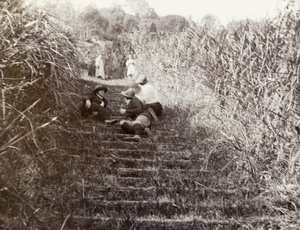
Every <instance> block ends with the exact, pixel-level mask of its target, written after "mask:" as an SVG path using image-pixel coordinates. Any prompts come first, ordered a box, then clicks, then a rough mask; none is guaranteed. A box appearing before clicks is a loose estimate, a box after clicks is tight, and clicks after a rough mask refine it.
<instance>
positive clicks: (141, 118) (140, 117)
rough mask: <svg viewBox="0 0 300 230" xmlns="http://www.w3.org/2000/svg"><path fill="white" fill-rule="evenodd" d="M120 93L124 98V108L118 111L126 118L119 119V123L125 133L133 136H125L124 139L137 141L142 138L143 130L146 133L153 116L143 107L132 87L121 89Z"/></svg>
mask: <svg viewBox="0 0 300 230" xmlns="http://www.w3.org/2000/svg"><path fill="white" fill-rule="evenodd" d="M121 94H122V95H123V96H124V98H125V103H126V108H121V109H120V113H121V114H122V115H124V116H125V117H126V119H124V120H121V121H120V123H119V124H120V126H121V128H122V129H123V130H124V132H125V133H129V134H134V136H133V137H126V138H125V140H129V141H130V140H132V141H139V140H141V139H142V137H141V135H142V134H143V132H144V131H145V132H146V133H147V134H148V132H147V131H148V129H149V127H150V125H151V122H152V120H153V117H152V115H151V113H150V112H149V111H148V110H145V109H144V105H143V103H142V102H141V101H140V100H139V99H138V98H137V97H136V96H135V93H134V89H133V88H129V89H128V90H126V91H122V92H121Z"/></svg>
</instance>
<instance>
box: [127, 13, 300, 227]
mask: <svg viewBox="0 0 300 230" xmlns="http://www.w3.org/2000/svg"><path fill="white" fill-rule="evenodd" d="M298 24H299V12H293V11H291V10H290V9H289V8H287V11H286V12H285V13H284V14H282V15H281V16H280V17H279V18H278V20H274V21H271V20H266V21H265V22H263V23H262V24H257V25H256V26H255V25H254V23H247V24H241V25H240V26H238V27H237V26H235V27H234V28H233V29H232V31H228V30H225V29H222V30H219V31H215V30H213V31H212V30H211V28H209V27H206V26H204V27H199V26H198V25H196V24H195V23H190V24H189V25H190V27H189V29H188V30H187V32H185V33H181V34H176V35H173V36H168V37H167V38H164V37H162V36H160V37H157V38H154V39H152V40H149V39H148V38H147V36H146V33H144V32H143V33H142V31H140V32H138V33H136V34H134V35H133V36H132V41H133V44H134V46H135V47H138V55H139V58H140V59H141V60H139V61H140V62H139V64H140V65H142V66H143V67H142V69H143V70H144V73H145V74H146V75H147V76H149V78H151V79H152V82H154V83H155V84H156V85H157V87H158V88H159V90H160V91H161V92H162V98H163V99H164V103H165V104H166V105H170V106H173V107H175V108H176V107H177V111H178V114H177V116H178V123H177V126H176V127H177V129H179V130H180V131H181V132H188V130H190V128H191V126H192V127H194V128H193V130H194V131H193V132H191V131H189V132H191V133H193V137H195V138H196V139H195V142H193V141H191V142H192V143H193V144H194V147H193V148H194V149H198V148H199V151H201V150H202V149H203V146H204V144H205V146H206V148H209V145H210V144H211V146H213V147H212V148H213V150H211V151H213V152H214V151H216V148H218V147H221V146H223V147H221V149H223V150H224V152H226V154H227V158H228V159H236V161H231V163H229V164H228V165H227V166H226V167H230V170H229V171H231V172H230V175H231V176H232V177H234V178H235V179H233V180H236V181H237V183H243V184H245V183H246V184H248V185H249V186H253V183H254V184H256V183H258V184H259V185H260V186H262V187H264V188H265V192H266V193H263V194H262V195H261V197H260V198H259V199H261V202H262V203H264V202H265V200H268V201H269V202H270V203H268V205H269V207H270V212H271V213H276V211H275V210H278V209H279V208H280V209H284V207H283V206H281V205H284V204H286V202H287V201H286V200H285V199H282V197H283V196H284V195H283V194H282V192H283V191H281V190H280V189H281V185H282V184H283V186H285V185H286V186H287V187H289V186H290V187H291V188H293V189H295V187H297V184H298V179H297V178H299V154H300V152H299V135H298V133H297V132H296V129H295V128H298V125H299V114H300V111H299V70H300V69H299V50H300V47H299V44H300V41H299V32H298V31H299V29H298V27H297V25H298ZM204 86H206V87H204ZM213 95H214V96H213ZM191 108H192V109H191ZM298 130H299V128H298ZM191 133H190V135H191ZM197 137H198V138H199V139H198V140H197ZM200 138H201V139H200ZM219 145H220V146H219ZM225 146H227V147H225ZM229 146H231V148H229V149H231V150H230V151H229V152H228V147H229ZM219 151H220V150H219ZM224 157H225V156H224ZM229 162H230V161H229ZM251 184H252V185H251ZM274 187H276V188H278V190H276V192H271V190H272V188H274ZM297 191H299V188H297ZM291 192H292V191H291ZM293 193H294V191H293ZM276 194H277V195H276ZM278 194H280V195H278ZM293 202H295V203H294V204H295V205H296V206H298V205H299V200H297V201H295V200H293ZM290 211H291V210H290V209H286V210H285V212H286V213H290ZM290 215H293V214H292V213H290ZM282 224H283V223H282ZM282 227H283V228H285V227H286V226H285V225H284V224H283V225H282Z"/></svg>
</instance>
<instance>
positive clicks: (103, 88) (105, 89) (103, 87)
mask: <svg viewBox="0 0 300 230" xmlns="http://www.w3.org/2000/svg"><path fill="white" fill-rule="evenodd" d="M99 90H103V91H104V92H105V93H107V88H106V87H105V86H103V85H97V86H96V87H95V89H94V90H93V93H94V94H97V93H98V91H99Z"/></svg>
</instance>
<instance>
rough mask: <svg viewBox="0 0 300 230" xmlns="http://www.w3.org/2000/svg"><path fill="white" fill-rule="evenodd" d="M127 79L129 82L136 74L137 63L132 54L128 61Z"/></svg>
mask: <svg viewBox="0 0 300 230" xmlns="http://www.w3.org/2000/svg"><path fill="white" fill-rule="evenodd" d="M126 67H127V77H128V79H129V80H131V79H133V78H134V76H135V74H136V61H135V59H134V56H133V54H130V55H129V57H128V60H127V61H126Z"/></svg>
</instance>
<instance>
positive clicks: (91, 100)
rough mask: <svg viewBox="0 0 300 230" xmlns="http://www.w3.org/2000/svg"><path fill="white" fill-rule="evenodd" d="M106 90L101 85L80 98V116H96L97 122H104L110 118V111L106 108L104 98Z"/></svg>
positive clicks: (106, 102) (106, 103)
mask: <svg viewBox="0 0 300 230" xmlns="http://www.w3.org/2000/svg"><path fill="white" fill-rule="evenodd" d="M107 91H108V89H107V88H106V87H104V86H102V85H97V86H96V87H95V89H94V90H93V91H92V92H91V93H90V94H88V95H86V96H84V97H83V98H82V102H83V103H82V105H81V107H80V112H81V116H82V117H83V118H85V119H86V118H88V117H89V116H90V115H92V114H94V115H96V118H97V120H99V121H101V122H105V121H106V120H107V119H108V118H109V116H110V110H109V109H108V108H107V105H108V101H107V99H106V97H105V94H106V93H107Z"/></svg>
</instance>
